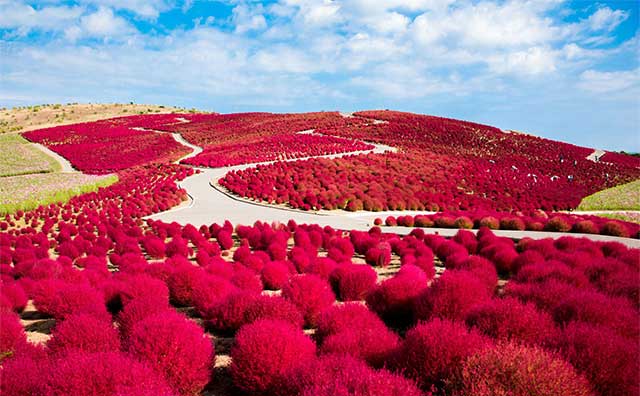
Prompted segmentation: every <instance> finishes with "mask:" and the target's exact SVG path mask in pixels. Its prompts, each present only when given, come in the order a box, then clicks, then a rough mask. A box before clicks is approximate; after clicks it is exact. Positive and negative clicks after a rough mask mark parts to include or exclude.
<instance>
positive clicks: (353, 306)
mask: <svg viewBox="0 0 640 396" xmlns="http://www.w3.org/2000/svg"><path fill="white" fill-rule="evenodd" d="M350 328H357V329H369V328H371V329H384V328H386V326H385V324H384V323H383V322H382V320H381V319H380V318H379V317H378V316H377V315H376V314H375V313H374V312H372V311H370V310H369V309H368V308H367V307H366V306H364V305H362V304H360V303H355V302H348V303H344V304H339V305H332V306H330V307H328V308H327V309H325V310H323V311H322V312H321V313H320V315H319V316H318V325H317V328H316V333H315V336H316V338H317V339H318V341H320V342H322V340H324V338H325V337H327V336H329V335H333V334H337V333H339V332H341V331H344V330H348V329H350Z"/></svg>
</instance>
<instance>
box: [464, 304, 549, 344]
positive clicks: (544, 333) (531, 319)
mask: <svg viewBox="0 0 640 396" xmlns="http://www.w3.org/2000/svg"><path fill="white" fill-rule="evenodd" d="M466 322H467V325H468V326H470V327H475V328H477V329H478V330H480V332H482V333H484V334H486V335H488V336H490V337H492V338H495V339H498V340H503V341H505V340H514V341H517V342H521V343H526V344H531V345H535V344H542V343H544V342H546V341H548V340H549V339H551V338H552V337H553V335H555V333H556V328H555V325H554V323H553V319H552V318H551V316H550V315H549V314H547V313H545V312H540V311H538V310H537V309H536V307H535V306H534V305H533V304H525V303H522V302H520V301H519V300H517V299H515V298H504V299H492V300H491V301H487V302H486V303H484V304H480V305H477V306H475V307H474V308H473V309H471V311H470V312H469V313H468V314H467V318H466Z"/></svg>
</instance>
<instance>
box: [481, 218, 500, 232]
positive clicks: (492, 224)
mask: <svg viewBox="0 0 640 396" xmlns="http://www.w3.org/2000/svg"><path fill="white" fill-rule="evenodd" d="M479 226H480V227H487V228H488V229H490V230H497V229H499V228H500V220H498V219H496V218H495V217H493V216H485V217H483V218H481V219H480V222H479Z"/></svg>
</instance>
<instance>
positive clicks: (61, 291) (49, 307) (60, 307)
mask: <svg viewBox="0 0 640 396" xmlns="http://www.w3.org/2000/svg"><path fill="white" fill-rule="evenodd" d="M33 305H34V306H35V307H36V309H37V310H38V311H39V312H42V313H45V314H48V315H51V316H53V317H54V318H56V319H64V318H66V317H67V316H69V315H71V314H74V313H88V314H92V315H94V316H96V317H98V318H103V319H105V320H110V319H111V315H109V313H108V312H107V308H106V306H105V303H104V297H103V295H102V294H101V293H100V292H99V291H97V290H96V289H94V288H92V287H90V286H88V285H85V284H71V283H65V282H60V281H41V282H39V283H38V284H37V286H36V290H34V296H33Z"/></svg>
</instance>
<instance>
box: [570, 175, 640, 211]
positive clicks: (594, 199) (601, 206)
mask: <svg viewBox="0 0 640 396" xmlns="http://www.w3.org/2000/svg"><path fill="white" fill-rule="evenodd" d="M576 210H640V180H636V181H633V182H631V183H627V184H622V185H620V186H616V187H612V188H608V189H606V190H602V191H599V192H597V193H595V194H593V195H589V196H588V197H586V198H584V199H583V200H582V202H580V205H578V207H577V208H576Z"/></svg>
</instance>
